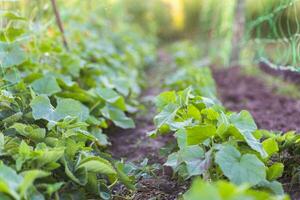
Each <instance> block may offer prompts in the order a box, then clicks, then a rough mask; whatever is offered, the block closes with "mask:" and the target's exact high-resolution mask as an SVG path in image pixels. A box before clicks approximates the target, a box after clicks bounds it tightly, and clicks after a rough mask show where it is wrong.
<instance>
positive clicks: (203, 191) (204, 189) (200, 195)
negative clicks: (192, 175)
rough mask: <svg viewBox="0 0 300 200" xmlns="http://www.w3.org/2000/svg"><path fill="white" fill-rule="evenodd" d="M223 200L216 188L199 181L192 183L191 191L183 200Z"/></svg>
mask: <svg viewBox="0 0 300 200" xmlns="http://www.w3.org/2000/svg"><path fill="white" fill-rule="evenodd" d="M200 199H203V200H204V199H205V200H206V199H207V200H223V198H222V197H221V195H220V194H219V191H218V188H217V187H214V186H213V185H211V184H209V183H207V182H204V181H202V180H200V179H197V180H196V181H194V183H193V185H192V187H191V189H189V190H188V191H187V192H186V193H185V194H184V200H200Z"/></svg>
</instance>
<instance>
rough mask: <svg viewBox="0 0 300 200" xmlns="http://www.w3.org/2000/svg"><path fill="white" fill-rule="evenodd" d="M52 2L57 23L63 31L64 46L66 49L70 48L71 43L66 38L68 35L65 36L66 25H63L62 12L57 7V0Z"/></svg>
mask: <svg viewBox="0 0 300 200" xmlns="http://www.w3.org/2000/svg"><path fill="white" fill-rule="evenodd" d="M51 4H52V8H53V11H54V14H55V18H56V24H57V26H58V28H59V31H60V33H61V37H62V41H63V44H64V47H65V48H66V50H69V45H68V42H67V39H66V36H65V31H64V26H63V24H62V21H61V18H60V13H59V11H58V8H57V4H56V0H51Z"/></svg>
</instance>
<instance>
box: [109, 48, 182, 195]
mask: <svg viewBox="0 0 300 200" xmlns="http://www.w3.org/2000/svg"><path fill="white" fill-rule="evenodd" d="M171 62H172V61H171V58H170V57H169V55H168V54H166V53H165V52H164V51H160V52H159V58H158V66H156V67H152V68H150V69H149V70H148V71H146V80H147V82H148V84H147V85H148V88H146V89H145V91H144V93H143V94H142V95H141V97H140V100H141V101H142V102H144V106H145V110H144V111H141V112H140V113H138V114H137V116H136V117H135V124H136V127H135V128H134V129H127V130H123V129H117V128H115V129H114V130H110V131H109V132H110V133H109V138H110V141H111V143H112V145H111V147H110V148H109V152H110V153H111V154H112V155H113V157H114V158H116V159H120V158H124V159H125V160H126V161H130V162H133V163H140V162H142V161H143V160H144V159H145V158H147V159H148V160H149V164H155V163H156V164H160V165H161V166H162V167H161V168H160V169H159V170H157V171H156V172H155V175H154V176H152V177H151V178H141V179H140V180H137V184H136V186H137V190H136V191H134V193H133V194H129V196H131V198H130V199H133V200H150V199H151V200H175V199H177V197H178V196H180V195H181V194H183V193H184V191H186V190H187V185H188V183H187V182H186V183H182V182H180V181H178V180H176V179H175V178H174V177H173V172H172V169H170V168H168V167H163V163H164V162H165V161H166V158H165V157H164V156H161V155H160V149H161V148H163V147H164V146H165V145H166V144H167V143H168V142H172V141H174V142H175V138H173V136H171V135H166V136H163V137H162V136H159V137H158V138H155V139H152V138H150V137H148V136H147V132H148V131H151V130H153V129H154V128H155V126H154V124H153V117H154V115H155V108H154V104H153V100H154V97H155V96H156V95H158V94H159V93H160V92H161V88H160V85H161V83H162V82H163V80H164V76H165V73H167V72H164V71H163V69H162V67H163V68H165V66H166V65H171ZM128 192H129V191H127V189H126V188H124V187H120V188H116V190H115V193H117V194H119V196H122V195H124V194H128ZM115 199H116V200H121V199H123V198H121V197H120V198H119V197H118V198H115Z"/></svg>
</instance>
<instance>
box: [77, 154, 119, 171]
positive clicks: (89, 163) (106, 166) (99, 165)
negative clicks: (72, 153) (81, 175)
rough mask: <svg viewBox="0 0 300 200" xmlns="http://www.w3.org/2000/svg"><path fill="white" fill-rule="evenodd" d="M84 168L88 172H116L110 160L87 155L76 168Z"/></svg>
mask: <svg viewBox="0 0 300 200" xmlns="http://www.w3.org/2000/svg"><path fill="white" fill-rule="evenodd" d="M80 168H85V169H86V170H87V171H88V172H94V173H101V174H107V175H109V174H113V175H115V174H116V173H117V172H116V171H115V169H114V167H113V166H112V165H111V163H110V162H108V161H107V160H105V159H103V158H100V157H89V158H86V159H84V160H82V162H81V163H80V164H79V165H78V167H77V169H80Z"/></svg>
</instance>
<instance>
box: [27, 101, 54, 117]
mask: <svg viewBox="0 0 300 200" xmlns="http://www.w3.org/2000/svg"><path fill="white" fill-rule="evenodd" d="M30 106H31V109H32V116H33V118H34V119H35V120H38V119H46V120H48V121H52V120H54V107H53V106H52V105H51V103H50V100H49V98H48V97H47V96H44V95H40V96H36V97H35V98H33V99H32V101H31V102H30Z"/></svg>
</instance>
